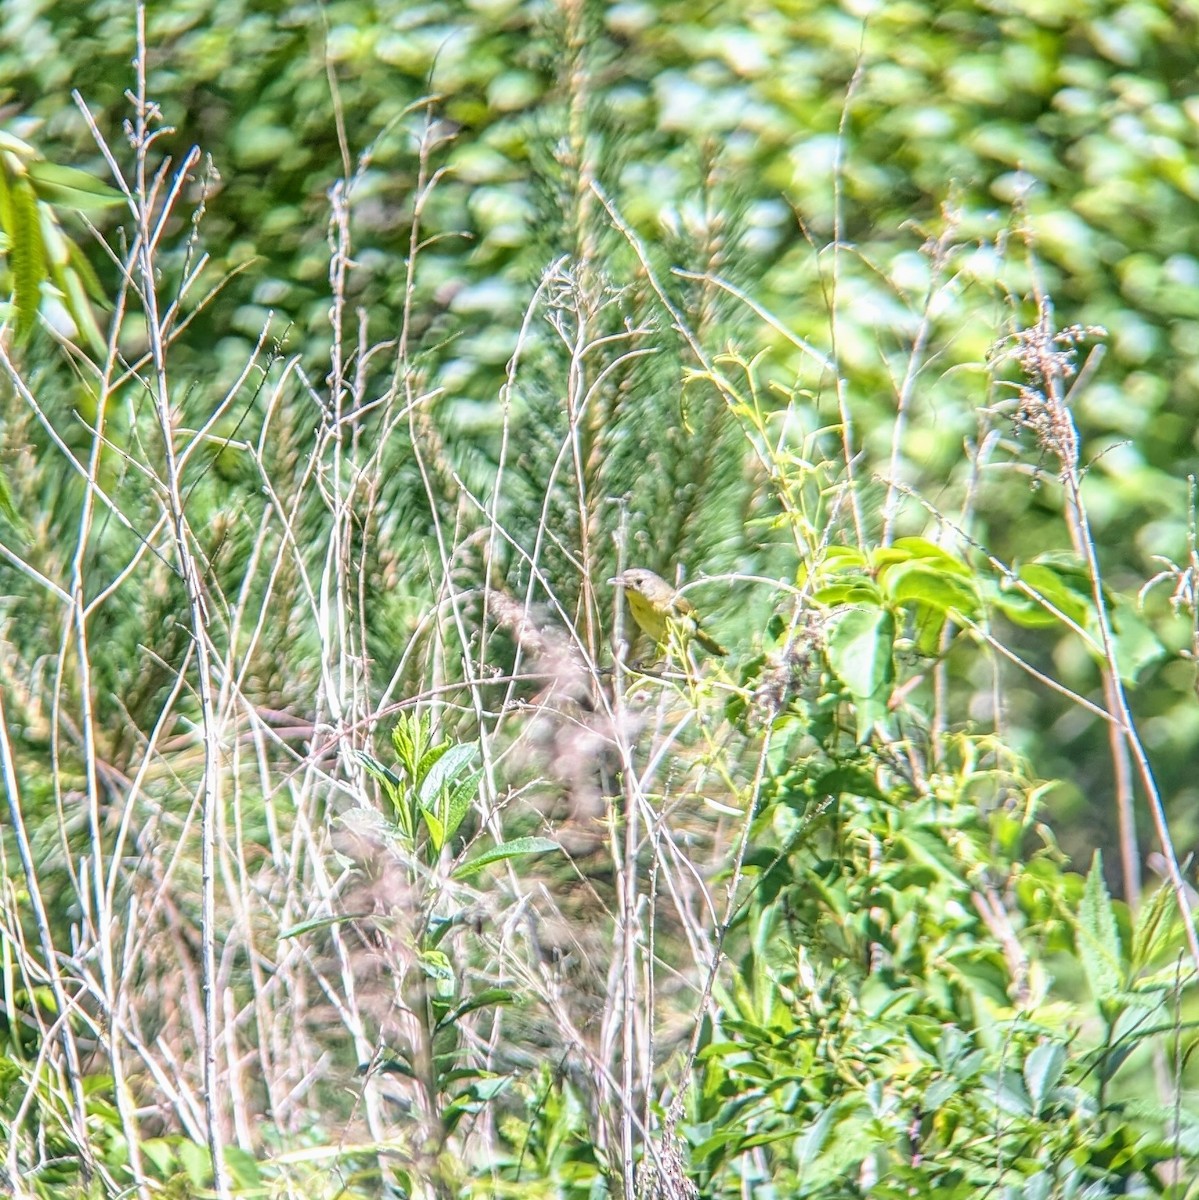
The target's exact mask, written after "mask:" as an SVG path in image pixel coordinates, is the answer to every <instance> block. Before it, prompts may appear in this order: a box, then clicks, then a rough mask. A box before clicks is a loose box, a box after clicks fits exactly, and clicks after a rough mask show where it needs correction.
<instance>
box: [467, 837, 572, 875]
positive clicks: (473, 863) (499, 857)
mask: <svg viewBox="0 0 1199 1200" xmlns="http://www.w3.org/2000/svg"><path fill="white" fill-rule="evenodd" d="M560 849H561V847H560V846H559V845H558V843H557V842H553V841H550V839H549V838H543V837H523V838H514V839H513V840H512V841H510V842H501V843H500V844H499V845H498V846H493V847H492V848H491V849H490V850H487V851H484V853H482V854H480V855H479V856H478V857H477V858H472V859H470V860H469V861H468V862H464V863H461V864H460V865H459V866H457V867H455V868H454V871H453V875H454V878H455V879H469V878H470V876H472V875H475V874H477V873H478V872H479V871H481V870H482V869H483V868H484V867H487V866H490V865H491V864H492V863H495V862H502V861H503V860H504V859H506V858H524V857H525V856H527V855H530V854H548V853H549V852H550V851H551V850H560Z"/></svg>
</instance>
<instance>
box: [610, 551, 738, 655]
mask: <svg viewBox="0 0 1199 1200" xmlns="http://www.w3.org/2000/svg"><path fill="white" fill-rule="evenodd" d="M608 582H609V583H610V584H613V585H614V586H616V587H622V588H624V594H625V596H626V597H627V599H628V602H629V611H630V612H632V614H633V620H634V621H636V622H637V625H638V627H639V628H640V629H641V630H642V632H644V633H645V634H647V635H648V636H649V637H651V638H652V639H653V640H654V641H655V642H657V643H658V645H659V646H662V647H663V648H664V649H669V648H670V644H671V640H672V635H673V636H674V638H676V639H677V640H678V641H679V642H680V643H681V644H682V646H683V647H684V649H685V648H686V646H687V644H688V643H689V642H691V641H696V642H698V643H699V644H700V645H701V646H702V647H703V648H704V649H705V650H706V651H707V652H708V653H709V654H719V655H725V654H727V653H728V651H727V650H726V649H725V648H724V647H723V646H722V645H721V644H720V643H719V642H718V641H717V640H716V639H715V638H714V637H712V636H711V634H709V633H705V632H704V630H703V629H701V628H700V624H699V613H698V612H696V609H695V605H694V604H692V603H691V601H690V600H688V599H687V597H686V596H684V595H683V593H682V592H680V591H678V590H677V589H676V588H673V587H671V585H670V584H669V583H667V582H666V580H665V579H663V578H662V576H661V575H655V574H654V573H653V571H647V570H646V569H645V568H644V567H630V568H629V569H628V570H627V571H624V572H622V573H621V574H620V575H616V576H614V577H613V578H612V579H609V580H608Z"/></svg>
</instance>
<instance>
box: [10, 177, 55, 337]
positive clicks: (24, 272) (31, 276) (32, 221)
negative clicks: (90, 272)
mask: <svg viewBox="0 0 1199 1200" xmlns="http://www.w3.org/2000/svg"><path fill="white" fill-rule="evenodd" d="M9 194H10V197H11V200H12V227H11V228H10V229H8V230H6V232H7V233H8V235H9V237H10V238H11V239H12V248H11V249H10V250H9V253H8V261H9V265H10V267H11V270H12V280H13V284H12V303H13V308H14V310H15V311H16V323H15V324H16V335H17V340H18V341H20V340H23V339H25V338H27V337H28V336H29V334H30V333H31V332H32V331H33V327H34V325H35V324H36V323H37V314H38V309H39V307H40V305H41V286H42V280H43V279H45V278H46V253H45V246H44V244H43V242H42V222H41V215H40V213H39V212H38V203H37V196H36V195H35V194H34V191H33V187H32V186H31V185H30V183H29V181H28V180H27V179H13V180H11V181H10V184H9Z"/></svg>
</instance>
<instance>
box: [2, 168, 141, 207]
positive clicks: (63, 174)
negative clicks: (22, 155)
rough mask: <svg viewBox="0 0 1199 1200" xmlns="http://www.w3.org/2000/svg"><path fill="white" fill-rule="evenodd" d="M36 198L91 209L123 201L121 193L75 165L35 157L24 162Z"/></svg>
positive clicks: (64, 205) (112, 205) (123, 197)
mask: <svg viewBox="0 0 1199 1200" xmlns="http://www.w3.org/2000/svg"><path fill="white" fill-rule="evenodd" d="M25 170H26V173H27V174H28V176H29V179H30V181H31V182H32V184H33V187H34V190H35V191H36V192H37V195H38V199H40V200H44V201H45V202H46V203H47V204H53V205H57V206H58V207H60V208H74V209H80V210H82V211H84V212H93V211H97V210H100V209H105V208H112V207H114V206H115V205H118V204H124V203H125V195H124V193H123V192H119V191H117V189H116V188H114V187H109V186H108V184H106V183H102V182H101V181H100V180H99V179H96V178H95V177H94V176H92V175H89V174H88V173H87V172H86V171H80V170H79V169H78V168H76V167H63V166H60V165H59V164H58V163H52V162H45V161H43V160H35V161H33V162H28V163H26V164H25Z"/></svg>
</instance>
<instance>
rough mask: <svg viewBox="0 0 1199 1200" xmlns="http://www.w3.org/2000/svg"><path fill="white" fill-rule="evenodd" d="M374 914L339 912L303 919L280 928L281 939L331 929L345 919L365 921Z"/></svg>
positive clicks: (284, 939)
mask: <svg viewBox="0 0 1199 1200" xmlns="http://www.w3.org/2000/svg"><path fill="white" fill-rule="evenodd" d="M374 915H375V914H374V913H369V912H356V913H338V914H337V915H336V916H332V917H314V918H313V919H312V920H311V921H301V922H300V923H299V924H298V925H291V926H289V927H288V928H287V929H282V930H280V931H279V940H280V941H281V942H282V941H286V940H287V939H288V938H297V937H303V936H304V934H306V933H313V932H314V931H315V930H317V929H330V928H332V927H333V926H334V925H340V924H342V922H343V921H365V920H366V919H367V918H368V917H372V916H374Z"/></svg>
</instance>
